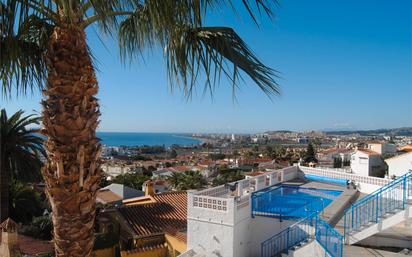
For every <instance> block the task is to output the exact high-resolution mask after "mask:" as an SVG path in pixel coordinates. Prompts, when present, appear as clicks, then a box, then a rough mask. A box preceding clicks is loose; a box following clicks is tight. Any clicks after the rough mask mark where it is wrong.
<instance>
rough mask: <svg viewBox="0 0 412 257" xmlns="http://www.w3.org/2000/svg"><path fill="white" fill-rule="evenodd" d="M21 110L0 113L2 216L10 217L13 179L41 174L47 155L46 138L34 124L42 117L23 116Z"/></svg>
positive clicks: (37, 123)
mask: <svg viewBox="0 0 412 257" xmlns="http://www.w3.org/2000/svg"><path fill="white" fill-rule="evenodd" d="M22 115H23V111H18V112H16V113H15V114H13V115H12V116H11V117H7V114H6V111H5V110H4V109H3V110H1V112H0V164H1V165H0V191H1V192H0V195H1V202H0V217H1V220H4V219H6V218H8V215H9V213H8V205H9V202H8V200H9V199H8V190H9V183H10V182H11V179H19V180H21V179H27V178H33V177H38V172H39V170H40V166H41V160H40V159H41V156H45V151H44V148H43V138H41V137H40V136H38V135H37V134H36V133H37V132H38V130H37V129H36V128H30V126H33V125H39V121H40V120H39V118H38V117H34V116H33V115H29V116H25V117H23V116H22Z"/></svg>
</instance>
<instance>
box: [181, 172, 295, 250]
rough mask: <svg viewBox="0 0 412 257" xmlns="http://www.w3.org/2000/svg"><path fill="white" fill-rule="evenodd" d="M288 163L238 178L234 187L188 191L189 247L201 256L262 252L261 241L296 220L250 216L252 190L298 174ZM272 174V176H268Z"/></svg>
mask: <svg viewBox="0 0 412 257" xmlns="http://www.w3.org/2000/svg"><path fill="white" fill-rule="evenodd" d="M297 173H298V168H297V167H288V168H286V169H283V170H278V171H274V172H271V173H270V174H264V175H261V176H257V177H253V178H250V179H244V180H241V181H238V184H237V187H236V189H235V191H230V189H229V188H227V187H225V186H224V185H222V186H218V187H215V188H210V189H206V190H203V191H200V192H190V193H189V195H188V198H189V199H188V213H187V222H188V227H187V235H188V242H187V244H188V249H193V250H194V251H195V252H197V253H200V254H202V256H224V257H249V256H260V251H261V243H262V242H263V241H265V240H266V239H267V238H269V237H271V236H273V235H274V234H276V233H277V232H279V231H282V230H284V229H286V228H287V227H289V226H290V225H292V224H294V223H295V222H296V221H292V220H283V221H282V222H281V221H279V219H273V218H265V217H255V218H252V216H251V210H252V209H251V208H252V207H251V202H250V193H251V192H253V191H255V190H259V189H262V188H264V187H266V186H269V185H274V184H277V183H279V182H280V181H281V180H289V179H292V178H294V177H296V176H297ZM267 176H269V179H267Z"/></svg>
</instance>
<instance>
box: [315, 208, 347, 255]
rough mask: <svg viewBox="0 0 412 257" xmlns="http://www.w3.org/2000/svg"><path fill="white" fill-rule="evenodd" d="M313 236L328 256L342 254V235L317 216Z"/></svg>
mask: <svg viewBox="0 0 412 257" xmlns="http://www.w3.org/2000/svg"><path fill="white" fill-rule="evenodd" d="M315 238H316V241H318V242H319V244H320V245H321V246H322V247H323V249H325V251H326V252H327V253H328V254H329V255H330V256H334V257H338V256H342V255H343V236H342V235H341V234H340V233H339V232H338V231H336V230H335V229H334V228H333V227H331V226H330V225H329V224H328V223H327V222H325V221H323V220H322V219H321V218H319V216H317V219H316V232H315Z"/></svg>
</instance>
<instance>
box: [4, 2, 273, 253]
mask: <svg viewBox="0 0 412 257" xmlns="http://www.w3.org/2000/svg"><path fill="white" fill-rule="evenodd" d="M241 2H242V4H243V5H244V6H245V8H246V10H247V11H248V13H249V14H250V15H251V17H252V19H253V20H254V21H255V22H256V15H255V14H254V13H255V12H256V11H259V12H261V13H266V14H267V15H268V16H272V10H273V8H274V7H275V6H276V0H255V1H254V2H253V3H251V2H252V1H250V0H243V1H241ZM254 3H255V4H254ZM222 5H227V6H230V7H232V9H233V10H235V9H236V8H235V7H234V6H233V3H232V1H231V0H223V1H222V0H111V1H109V0H2V1H1V6H0V30H1V31H0V40H1V41H0V51H1V67H0V78H1V81H2V88H3V93H4V94H5V95H10V94H11V93H12V92H17V93H20V94H21V93H23V94H24V93H26V92H28V91H30V90H33V89H34V88H35V87H36V86H39V87H40V88H41V89H42V92H43V97H44V98H43V101H42V105H43V126H44V129H43V133H44V135H45V136H47V143H46V149H47V152H48V155H49V157H48V159H47V162H46V164H45V167H44V169H43V177H44V179H45V183H46V194H47V196H48V198H49V200H50V202H51V206H52V211H53V224H54V243H55V249H56V256H91V254H92V249H93V237H94V235H93V226H94V220H95V198H96V191H97V189H98V186H99V182H100V177H101V170H100V168H99V165H98V158H99V152H100V149H101V146H100V143H99V139H98V138H97V137H96V127H97V126H98V119H99V115H100V112H99V104H98V101H97V98H96V94H97V92H98V83H97V80H96V75H95V69H94V66H93V63H92V58H91V54H90V51H89V50H90V49H89V48H88V46H87V43H86V33H85V30H86V28H87V27H89V26H93V25H95V26H98V27H99V28H100V29H101V31H102V32H103V33H106V34H109V35H116V36H117V39H118V41H119V48H120V56H121V57H122V59H123V60H126V59H130V58H136V57H139V56H140V54H141V53H142V52H143V51H144V49H154V48H156V47H161V48H162V49H163V50H164V58H165V60H166V66H167V74H168V78H169V81H170V85H171V87H179V88H180V89H181V90H182V91H183V93H184V94H185V96H187V97H188V98H190V96H191V95H192V92H193V90H194V89H195V88H196V87H195V86H196V85H197V84H199V83H198V82H199V77H201V79H200V80H201V81H202V82H204V89H205V90H206V91H205V92H207V91H210V92H211V93H213V92H214V88H215V83H216V82H218V81H219V80H220V77H221V74H223V76H225V77H227V78H228V79H229V80H230V81H231V84H232V86H233V89H234V90H235V89H236V88H237V87H238V86H239V82H240V81H242V73H245V74H246V75H247V76H249V77H250V78H251V80H252V81H253V82H254V83H255V84H256V85H257V86H258V88H260V89H261V90H262V91H263V92H264V93H265V94H267V95H269V96H272V95H276V94H278V93H279V91H278V86H277V84H276V81H275V78H276V72H275V71H274V70H272V69H271V68H269V67H267V66H265V65H264V64H263V63H262V62H261V61H260V60H259V59H258V58H257V57H256V56H255V55H254V54H253V53H252V52H251V50H250V49H249V48H248V46H247V45H246V44H245V43H244V42H243V40H242V39H241V38H240V37H239V36H238V35H237V34H236V32H235V31H234V30H233V29H231V28H228V27H207V26H205V24H204V16H205V15H206V13H207V12H209V11H210V10H213V9H214V10H216V9H218V8H221V7H222ZM256 24H257V23H256ZM200 73H202V74H203V76H199V74H200Z"/></svg>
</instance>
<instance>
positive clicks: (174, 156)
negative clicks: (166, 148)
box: [169, 149, 177, 159]
mask: <svg viewBox="0 0 412 257" xmlns="http://www.w3.org/2000/svg"><path fill="white" fill-rule="evenodd" d="M169 157H170V158H172V159H174V158H176V157H177V152H176V150H175V149H172V150H171V151H170V154H169Z"/></svg>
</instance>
